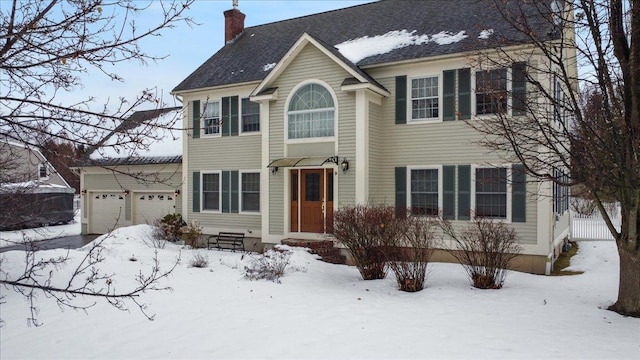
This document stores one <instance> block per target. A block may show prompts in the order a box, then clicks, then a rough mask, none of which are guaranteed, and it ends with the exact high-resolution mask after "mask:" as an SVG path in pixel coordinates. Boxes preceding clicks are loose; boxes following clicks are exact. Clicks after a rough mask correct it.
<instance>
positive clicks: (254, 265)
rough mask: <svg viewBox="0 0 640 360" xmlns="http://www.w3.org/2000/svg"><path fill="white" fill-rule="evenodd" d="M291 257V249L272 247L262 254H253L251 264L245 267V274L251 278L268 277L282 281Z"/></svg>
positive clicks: (268, 278)
mask: <svg viewBox="0 0 640 360" xmlns="http://www.w3.org/2000/svg"><path fill="white" fill-rule="evenodd" d="M290 258H291V251H288V250H280V249H271V250H268V251H266V252H265V253H263V254H261V255H258V256H252V257H251V260H250V262H249V265H248V266H245V267H244V276H245V277H246V278H247V279H250V280H260V279H266V280H271V281H274V282H280V278H281V277H282V276H283V275H284V272H285V269H286V268H287V266H288V265H289V260H290Z"/></svg>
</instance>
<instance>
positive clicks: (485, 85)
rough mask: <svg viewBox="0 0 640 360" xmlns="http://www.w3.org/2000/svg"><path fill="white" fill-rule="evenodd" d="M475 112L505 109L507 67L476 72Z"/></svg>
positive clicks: (502, 110)
mask: <svg viewBox="0 0 640 360" xmlns="http://www.w3.org/2000/svg"><path fill="white" fill-rule="evenodd" d="M475 90H476V114H477V115H482V114H498V113H504V112H506V111H507V69H506V68H501V69H494V70H484V71H478V72H476V89H475Z"/></svg>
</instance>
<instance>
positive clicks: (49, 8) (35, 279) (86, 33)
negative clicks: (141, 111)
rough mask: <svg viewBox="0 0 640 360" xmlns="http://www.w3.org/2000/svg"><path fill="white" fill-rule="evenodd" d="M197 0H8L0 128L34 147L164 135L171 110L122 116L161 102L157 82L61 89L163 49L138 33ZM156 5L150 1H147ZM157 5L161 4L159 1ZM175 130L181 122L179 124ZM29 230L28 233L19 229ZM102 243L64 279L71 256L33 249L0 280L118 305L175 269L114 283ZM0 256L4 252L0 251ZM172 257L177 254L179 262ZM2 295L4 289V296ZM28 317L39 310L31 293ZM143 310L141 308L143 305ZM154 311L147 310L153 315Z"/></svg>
mask: <svg viewBox="0 0 640 360" xmlns="http://www.w3.org/2000/svg"><path fill="white" fill-rule="evenodd" d="M192 3H193V0H181V1H146V2H142V1H127V0H112V1H105V0H82V1H63V0H47V1H42V0H13V1H11V2H9V1H6V2H3V4H2V6H0V138H3V139H7V140H9V141H16V142H19V143H22V144H25V145H26V146H28V147H33V148H36V147H38V146H39V145H42V144H41V141H42V139H47V140H51V141H64V142H66V143H70V144H72V145H73V146H74V147H83V148H84V149H88V150H89V152H90V151H91V150H94V149H98V151H100V149H101V148H104V147H113V148H115V149H116V150H118V151H120V152H122V151H125V152H126V154H135V153H136V151H138V150H144V149H146V147H147V146H148V145H149V144H150V143H151V142H153V141H157V140H160V138H161V136H162V135H161V134H160V133H159V132H157V131H156V130H157V129H159V128H160V129H169V130H172V129H173V127H174V125H175V121H176V118H173V119H170V118H166V117H157V118H153V119H149V120H146V121H144V122H141V123H138V122H136V123H135V124H133V125H135V126H127V125H126V124H127V123H126V121H127V119H128V118H129V116H130V115H131V114H132V113H133V112H134V111H135V110H136V108H137V107H138V106H141V105H144V104H146V105H147V106H152V107H155V108H161V107H164V104H162V103H161V102H160V100H159V99H158V98H157V96H156V95H155V93H154V90H153V86H150V87H149V88H147V89H140V90H141V91H140V95H139V96H137V97H136V98H135V99H125V98H119V99H117V100H116V101H115V102H111V103H108V104H100V105H98V106H96V104H94V102H95V98H94V97H93V96H91V94H88V95H87V97H86V99H84V100H80V101H78V102H73V103H63V102H62V101H61V100H60V98H61V96H62V95H64V94H66V93H70V92H78V91H79V90H81V89H82V85H83V84H82V77H83V76H85V75H87V74H89V73H91V74H94V73H98V74H102V75H104V76H105V77H106V78H108V79H111V80H114V81H123V80H124V79H122V78H121V77H120V76H119V75H118V74H117V73H115V72H112V71H111V70H110V69H111V66H112V65H116V64H119V63H124V62H132V63H135V62H137V63H138V64H141V65H143V64H147V63H148V62H153V61H158V60H161V59H162V58H163V56H165V55H154V54H149V53H147V52H145V51H144V50H143V49H142V48H141V46H140V41H141V40H142V39H145V38H149V37H153V36H160V35H161V33H162V31H163V30H167V29H171V28H174V27H176V26H177V25H178V24H181V23H182V24H184V23H186V24H188V25H191V24H193V22H192V20H191V18H189V17H187V16H186V15H185V13H186V10H187V9H188V8H189V6H190V4H192ZM151 7H153V9H150V8H151ZM148 10H154V11H153V13H159V14H160V15H159V17H158V18H157V19H156V20H155V23H154V24H152V25H150V26H149V27H145V28H141V27H140V26H138V24H136V22H135V20H133V19H134V18H135V15H137V14H139V13H141V12H143V11H147V12H152V11H148ZM158 10H159V11H158ZM176 130H177V129H176ZM5 160H7V161H3V162H1V163H0V174H3V173H4V172H5V171H4V170H6V169H8V168H9V167H11V166H14V165H15V164H13V163H12V162H11V161H10V159H5ZM25 240H29V239H25ZM101 249H102V246H101V245H100V244H96V245H95V246H94V247H92V248H91V249H89V250H88V252H87V254H86V256H85V257H84V259H83V260H82V261H81V262H80V263H79V264H78V265H77V267H76V268H75V271H73V272H72V273H71V275H70V277H69V278H68V279H66V281H60V279H58V280H56V281H58V282H56V284H62V283H64V284H66V285H61V286H57V285H54V283H53V282H52V280H53V279H52V278H51V277H50V275H49V274H54V273H55V272H53V269H54V268H55V267H56V266H59V265H60V264H62V263H66V262H69V261H70V258H69V257H59V258H54V259H46V258H45V259H41V258H40V257H39V256H38V253H37V251H36V250H37V249H36V248H32V249H31V250H29V251H27V252H26V253H25V256H26V261H25V267H24V271H21V272H20V273H19V274H17V273H13V272H10V271H9V272H8V271H4V270H5V268H3V272H2V276H0V284H2V285H4V286H7V287H11V288H13V289H15V290H16V291H17V292H19V293H21V294H23V295H24V296H26V297H27V299H28V300H30V301H32V300H33V299H34V298H35V294H36V293H44V295H46V296H48V297H52V298H54V299H55V300H56V301H57V302H58V303H59V304H60V305H61V306H63V307H71V308H86V305H81V304H79V303H77V302H76V300H77V297H81V296H89V297H93V298H102V299H106V300H107V301H108V302H109V303H111V304H112V305H113V306H115V307H116V308H119V309H124V308H126V307H125V304H124V302H123V301H126V300H131V301H133V302H134V303H135V304H136V305H138V306H139V307H140V309H141V310H143V312H144V310H145V307H144V304H143V303H142V302H140V301H139V300H138V296H139V295H140V294H141V293H143V292H145V291H147V290H158V289H162V288H163V287H160V286H158V281H159V280H160V279H162V278H164V277H166V276H167V275H168V274H170V273H171V270H172V269H173V267H175V264H174V265H173V267H171V268H170V269H169V270H167V271H160V267H159V264H158V263H157V259H156V263H155V265H154V266H153V268H152V269H151V271H150V272H149V273H148V274H146V275H145V274H143V273H140V274H139V275H138V276H137V278H136V279H137V282H138V283H137V286H135V287H134V288H132V289H117V290H116V289H115V288H114V287H113V286H112V281H113V279H114V276H115V274H105V273H102V272H100V271H99V270H96V269H98V267H96V266H95V265H97V264H99V263H100V262H102V260H103V256H102V252H101ZM3 261H4V259H3ZM176 264H177V262H176ZM0 300H1V299H0ZM31 308H32V315H33V316H32V322H33V324H38V322H37V320H36V316H35V315H36V312H35V306H34V305H33V303H32V306H31ZM145 314H146V313H145ZM149 317H151V316H149Z"/></svg>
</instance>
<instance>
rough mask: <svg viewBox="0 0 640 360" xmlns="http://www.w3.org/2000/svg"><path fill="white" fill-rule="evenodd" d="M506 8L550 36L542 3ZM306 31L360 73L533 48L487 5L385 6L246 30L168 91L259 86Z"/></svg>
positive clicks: (440, 1)
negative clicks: (449, 57) (445, 57)
mask: <svg viewBox="0 0 640 360" xmlns="http://www.w3.org/2000/svg"><path fill="white" fill-rule="evenodd" d="M504 6H505V7H507V8H508V9H507V8H505V9H502V10H504V11H511V10H514V9H518V10H522V11H524V13H525V15H526V17H527V21H528V22H529V25H530V26H531V28H532V29H534V31H538V32H539V35H540V36H541V37H543V38H544V37H549V36H552V35H551V34H553V33H554V32H553V31H551V30H552V27H553V24H552V22H551V21H550V20H549V17H548V16H546V15H548V14H547V13H548V6H547V5H546V4H544V3H541V2H534V1H523V0H516V1H510V2H504ZM511 7H513V9H511ZM247 16H249V17H250V16H251V14H248V15H247ZM220 17H222V14H220ZM489 29H491V30H489ZM305 33H306V34H309V35H310V36H312V37H313V38H314V39H316V40H318V41H320V42H321V43H322V44H328V46H329V47H331V48H332V49H339V51H340V53H341V54H342V55H343V56H344V57H345V58H347V59H349V61H351V62H352V63H353V65H354V66H357V67H360V68H362V69H365V68H368V67H372V66H376V65H382V64H388V63H393V62H398V61H407V60H415V59H422V58H428V57H432V56H439V55H446V54H454V53H463V52H467V51H475V50H480V49H487V48H493V47H498V46H508V45H518V44H525V43H528V42H530V38H528V37H527V36H526V35H524V34H522V33H520V32H519V31H517V30H516V29H514V27H513V26H512V25H511V24H509V22H508V21H506V20H505V19H504V18H503V17H502V15H501V14H500V11H498V10H497V9H495V7H494V6H487V4H486V3H485V2H484V1H470V0H383V1H377V2H373V3H368V4H364V5H358V6H353V7H348V8H344V9H339V10H334V11H328V12H324V13H319V14H314V15H309V16H304V17H299V18H294V19H290V20H285V21H279V22H274V23H270V24H265V25H258V26H253V27H247V28H245V29H244V32H243V33H242V34H241V35H239V36H238V37H237V38H236V39H234V40H233V41H231V42H229V43H227V44H226V45H225V46H224V47H223V48H222V49H220V50H219V51H218V52H217V53H215V54H214V55H213V56H212V57H211V58H209V59H208V60H207V61H205V63H204V64H202V65H201V66H200V67H199V68H198V69H196V70H195V71H194V72H193V73H192V74H191V75H189V76H188V77H187V78H186V79H185V80H183V81H182V82H181V83H180V84H178V86H176V87H175V88H174V89H173V92H182V91H187V90H195V89H202V88H208V87H215V86H222V85H230V84H237V83H246V82H254V81H255V82H259V81H262V80H264V79H265V78H266V77H267V76H268V75H269V73H270V72H271V71H272V70H273V69H274V67H275V65H274V64H278V63H279V62H280V61H281V60H282V59H283V58H284V57H285V55H286V54H287V52H288V51H289V50H290V49H291V48H292V46H294V44H295V43H296V42H297V41H298V39H300V37H301V36H302V35H303V34H305Z"/></svg>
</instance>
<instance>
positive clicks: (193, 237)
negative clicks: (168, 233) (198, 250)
mask: <svg viewBox="0 0 640 360" xmlns="http://www.w3.org/2000/svg"><path fill="white" fill-rule="evenodd" d="M180 232H181V234H182V239H183V240H184V243H185V245H190V246H191V247H193V248H195V247H197V246H198V239H200V235H202V226H200V224H198V220H191V223H189V225H186V226H183V227H181V228H180Z"/></svg>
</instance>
